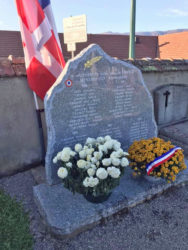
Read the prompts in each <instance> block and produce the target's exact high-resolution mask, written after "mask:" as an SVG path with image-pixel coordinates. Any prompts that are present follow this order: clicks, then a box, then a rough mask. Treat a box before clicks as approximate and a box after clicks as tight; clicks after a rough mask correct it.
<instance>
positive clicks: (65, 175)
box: [57, 167, 68, 179]
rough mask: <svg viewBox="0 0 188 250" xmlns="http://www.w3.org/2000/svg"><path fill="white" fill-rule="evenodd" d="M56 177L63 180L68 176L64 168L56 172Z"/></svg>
mask: <svg viewBox="0 0 188 250" xmlns="http://www.w3.org/2000/svg"><path fill="white" fill-rule="evenodd" d="M57 175H58V176H59V177H60V178H61V179H64V178H66V177H67V175H68V171H67V169H66V168H63V167H61V168H59V169H58V171H57Z"/></svg>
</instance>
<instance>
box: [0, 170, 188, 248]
mask: <svg viewBox="0 0 188 250" xmlns="http://www.w3.org/2000/svg"><path fill="white" fill-rule="evenodd" d="M33 185H35V182H34V179H33V176H32V175H31V172H30V171H27V172H23V173H19V174H17V175H14V176H11V177H6V178H2V179H0V188H3V189H4V190H5V191H6V192H7V193H9V194H10V195H11V196H16V198H17V199H18V200H21V201H22V202H23V205H24V208H25V210H26V211H27V212H29V216H30V221H31V224H30V229H31V233H32V234H33V236H34V240H35V244H34V249H35V250H43V249H45V250H56V249H57V250H58V249H60V250H90V249H97V250H105V249H107V250H116V249H117V250H126V249H131V250H137V249H138V250H158V249H160V250H175V249H179V250H187V249H188V185H186V186H184V187H179V188H173V189H171V190H169V191H168V192H166V193H164V194H163V195H161V196H160V197H156V198H155V199H153V200H151V201H149V202H145V203H144V204H141V205H138V206H137V207H134V208H132V209H130V210H129V211H126V212H125V211H124V213H121V214H118V215H115V216H114V217H111V218H109V219H108V220H106V221H105V222H101V224H100V225H98V226H96V227H94V228H93V229H92V230H89V231H87V232H84V233H82V234H80V235H78V236H76V237H75V238H73V239H69V240H59V239H55V238H54V237H52V236H51V235H50V234H49V233H48V232H47V231H46V230H45V227H44V226H43V223H42V221H41V218H40V215H39V213H38V211H37V207H36V206H35V203H34V200H33V193H32V192H33V191H32V186H33Z"/></svg>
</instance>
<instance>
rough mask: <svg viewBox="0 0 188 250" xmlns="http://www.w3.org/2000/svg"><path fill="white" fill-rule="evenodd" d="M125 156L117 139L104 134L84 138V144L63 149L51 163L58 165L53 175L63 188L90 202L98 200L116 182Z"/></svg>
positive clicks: (127, 163)
mask: <svg viewBox="0 0 188 250" xmlns="http://www.w3.org/2000/svg"><path fill="white" fill-rule="evenodd" d="M127 156H128V153H127V152H124V151H123V149H122V148H121V143H120V142H118V141H117V140H114V139H112V138H111V137H110V136H105V137H97V138H96V139H94V138H87V140H86V142H85V144H84V145H81V144H76V145H75V147H74V150H72V149H71V148H70V147H65V148H63V150H62V151H60V152H58V153H57V155H56V156H55V157H54V159H53V163H54V164H59V166H60V167H59V169H58V171H57V175H58V176H59V178H61V179H62V181H63V184H64V187H66V188H68V189H69V190H70V191H72V192H73V193H75V192H78V193H80V194H83V195H84V197H85V198H86V199H87V200H88V201H90V202H94V203H99V202H103V201H105V200H107V199H108V198H109V196H110V194H111V193H112V191H113V189H114V188H115V187H116V186H118V185H119V181H120V178H121V176H122V175H123V174H124V171H125V168H126V167H127V166H128V165H129V161H128V159H127Z"/></svg>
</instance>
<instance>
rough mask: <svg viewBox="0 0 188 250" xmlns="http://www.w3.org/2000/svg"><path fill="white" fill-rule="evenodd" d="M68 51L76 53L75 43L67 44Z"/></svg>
mask: <svg viewBox="0 0 188 250" xmlns="http://www.w3.org/2000/svg"><path fill="white" fill-rule="evenodd" d="M67 51H76V44H75V43H68V44H67Z"/></svg>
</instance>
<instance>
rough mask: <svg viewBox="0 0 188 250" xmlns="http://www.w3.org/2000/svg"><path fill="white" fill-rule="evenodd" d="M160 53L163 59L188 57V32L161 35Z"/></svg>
mask: <svg viewBox="0 0 188 250" xmlns="http://www.w3.org/2000/svg"><path fill="white" fill-rule="evenodd" d="M158 55H159V57H160V58H161V59H166V58H173V59H174V58H176V59H188V32H187V31H185V32H179V33H173V34H167V35H162V36H159V37H158Z"/></svg>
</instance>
